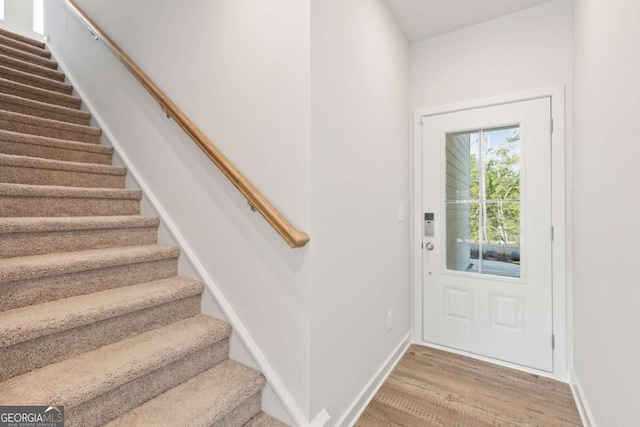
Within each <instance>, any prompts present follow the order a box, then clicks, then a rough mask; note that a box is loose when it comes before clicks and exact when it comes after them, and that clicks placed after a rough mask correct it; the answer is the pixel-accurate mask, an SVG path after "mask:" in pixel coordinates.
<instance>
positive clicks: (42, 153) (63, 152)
mask: <svg viewBox="0 0 640 427" xmlns="http://www.w3.org/2000/svg"><path fill="white" fill-rule="evenodd" d="M0 153H4V154H13V155H17V156H28V157H37V158H40V159H51V160H64V161H67V162H79V163H96V164H100V165H110V164H111V162H112V155H111V154H102V153H92V152H89V151H78V150H67V149H65V148H58V147H50V146H44V145H35V144H27V143H23V142H12V141H0Z"/></svg>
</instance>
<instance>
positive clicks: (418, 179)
mask: <svg viewBox="0 0 640 427" xmlns="http://www.w3.org/2000/svg"><path fill="white" fill-rule="evenodd" d="M545 97H550V98H551V115H552V118H553V132H552V134H551V140H552V146H551V156H552V164H551V183H552V184H551V185H552V191H551V203H552V212H551V214H552V225H553V228H554V236H553V237H554V239H553V243H552V281H553V290H552V301H553V313H552V315H553V334H554V335H555V350H554V354H553V366H554V370H553V373H552V377H553V378H555V379H557V380H560V381H564V382H568V380H569V369H570V368H571V367H572V361H571V357H572V351H571V349H572V347H573V345H572V334H571V330H570V322H568V319H570V316H571V313H572V306H571V288H570V286H569V284H568V283H567V279H566V277H567V268H566V262H567V249H566V245H567V238H566V236H567V227H566V178H565V173H566V164H565V161H566V160H565V159H566V157H565V146H566V135H565V88H564V86H554V87H545V88H539V89H532V90H527V91H522V92H516V93H510V94H505V95H499V96H495V97H490V98H483V99H476V100H470V101H464V102H459V103H455V104H447V105H442V106H438V107H434V108H430V109H424V110H416V111H415V112H414V120H413V121H414V133H413V162H412V168H413V171H412V174H413V180H412V185H413V188H412V195H413V197H412V221H411V236H412V259H411V269H412V274H413V276H412V278H413V289H412V300H413V303H412V316H411V317H412V330H413V341H414V342H415V343H418V344H426V343H424V342H423V339H422V337H423V326H422V325H423V310H422V301H423V295H422V254H423V251H424V249H423V248H422V247H421V245H422V242H423V237H422V231H423V221H422V216H423V212H422V207H421V203H420V202H419V201H420V200H421V198H422V123H421V122H422V118H423V117H427V116H433V115H439V114H447V113H451V112H458V111H464V110H471V109H477V108H483V107H492V106H497V105H503V104H509V103H514V102H522V101H528V100H533V99H539V98H545ZM549 126H550V128H551V126H552V124H551V123H549ZM549 342H551V337H549ZM427 345H428V344H427ZM432 346H433V345H432ZM456 352H457V353H464V352H460V351H456ZM465 354H467V353H465ZM467 355H471V356H472V357H476V358H479V359H482V360H489V361H493V362H495V363H498V364H501V365H504V366H511V367H516V368H517V369H521V370H524V371H527V372H534V373H537V374H540V375H543V376H549V373H545V372H544V371H538V370H535V369H527V368H522V367H518V366H517V365H512V364H509V363H505V362H501V361H497V360H492V359H490V358H486V357H481V356H477V355H472V354H467Z"/></svg>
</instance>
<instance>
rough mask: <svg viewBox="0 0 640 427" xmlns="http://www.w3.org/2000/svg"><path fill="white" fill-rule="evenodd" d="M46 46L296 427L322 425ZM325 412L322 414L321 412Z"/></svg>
mask: <svg viewBox="0 0 640 427" xmlns="http://www.w3.org/2000/svg"><path fill="white" fill-rule="evenodd" d="M46 45H47V49H49V51H50V52H51V54H52V55H53V56H54V57H55V59H56V61H57V62H58V65H59V67H60V68H61V69H62V70H63V71H64V73H65V75H66V77H67V79H68V80H69V82H70V83H71V85H72V86H73V88H74V90H75V91H76V92H77V93H78V95H79V96H80V98H82V102H83V103H84V104H85V105H86V107H87V108H88V109H89V110H90V111H91V114H92V117H93V118H94V119H95V120H96V122H97V123H98V125H99V126H100V128H101V129H102V132H103V135H104V136H105V137H106V138H107V139H108V140H109V142H110V143H111V145H112V146H113V148H114V150H115V151H116V153H117V154H118V156H119V157H120V159H121V160H122V162H123V163H124V164H125V166H126V167H127V170H128V172H129V173H130V174H131V177H132V178H133V179H134V180H135V181H136V183H137V184H138V185H139V187H140V189H141V190H142V192H143V194H144V197H145V198H146V199H147V200H148V201H149V203H150V204H151V206H152V207H153V209H155V211H156V212H157V213H158V216H159V217H160V220H161V221H162V223H163V225H164V226H165V227H166V229H167V230H168V231H169V233H170V234H171V236H172V237H173V238H174V239H175V241H176V242H177V244H178V246H179V247H180V249H181V250H182V254H183V255H184V256H185V257H186V259H187V260H188V261H189V263H190V264H191V265H192V266H193V268H194V270H195V271H196V272H197V274H198V275H199V276H200V279H201V281H202V282H203V283H204V285H205V286H206V287H207V289H208V290H209V292H211V295H212V296H213V298H214V299H215V300H216V302H217V304H218V306H219V307H220V309H221V310H222V312H223V313H224V315H225V316H226V320H227V321H228V322H229V324H230V325H231V326H232V328H233V331H234V332H235V333H236V334H237V335H238V337H239V338H240V340H241V341H242V343H243V344H244V346H245V347H246V349H247V351H248V352H249V354H250V355H251V357H253V359H254V361H255V362H256V364H257V365H258V367H259V369H260V371H261V372H262V374H263V375H264V376H265V378H266V380H267V382H268V383H269V385H271V387H272V388H273V390H274V392H275V394H276V395H277V396H278V398H279V399H280V401H281V402H282V405H283V406H284V408H285V409H286V410H287V412H288V413H289V415H290V416H291V418H292V419H293V421H294V422H295V423H296V425H297V426H300V427H322V426H324V424H325V423H326V421H327V420H328V418H329V417H328V414H327V412H326V411H325V410H324V409H323V410H322V411H320V413H319V414H318V415H317V416H316V417H315V418H314V419H313V420H308V419H307V417H306V416H305V415H304V414H303V412H302V410H300V408H299V407H298V405H297V404H296V403H295V401H294V400H293V398H292V396H291V395H290V394H289V392H288V390H287V389H286V387H285V386H284V384H283V383H282V381H281V380H280V378H279V377H278V374H277V373H276V372H275V370H274V369H273V367H272V366H271V364H270V363H269V361H268V360H267V358H266V357H265V356H264V354H263V353H262V351H261V350H260V348H259V347H258V345H257V344H256V342H255V341H254V340H253V339H252V338H251V335H250V334H249V331H248V330H247V329H246V327H245V326H244V324H243V323H242V321H241V320H240V318H239V317H238V315H237V314H236V312H235V310H234V309H233V307H232V306H231V304H230V303H229V301H228V300H227V299H226V298H225V296H224V294H223V292H222V290H221V289H220V288H219V287H218V286H217V285H216V283H215V282H214V281H213V279H212V278H211V276H210V275H209V274H208V273H207V271H206V269H205V268H204V266H203V264H202V262H201V261H200V259H199V258H198V256H197V255H196V254H195V252H194V251H193V249H192V248H191V246H190V245H189V243H188V242H187V240H186V239H185V237H184V236H183V235H182V233H181V232H180V230H179V229H178V227H177V226H176V224H175V222H173V220H172V219H171V216H170V215H169V214H168V213H167V211H166V210H165V209H164V208H163V207H162V204H161V203H160V202H159V200H158V199H157V198H156V196H155V195H154V193H153V191H151V188H150V187H149V186H148V185H147V183H146V181H145V180H144V179H143V178H142V176H141V174H140V173H139V172H138V170H137V168H136V167H135V165H134V163H133V162H132V161H131V159H129V157H128V156H127V154H126V153H125V152H124V150H123V149H122V146H120V144H119V143H118V141H117V139H116V138H115V137H114V135H113V133H112V132H111V131H110V129H109V126H107V124H106V123H105V122H104V121H103V120H102V118H101V117H100V115H99V114H98V113H97V111H96V109H95V108H94V107H93V105H92V103H91V101H90V98H89V97H88V96H87V95H86V94H85V93H84V92H83V91H82V89H80V86H79V85H78V84H77V81H76V80H75V79H74V77H73V74H72V73H70V72H68V69H67V67H66V66H65V62H64V60H63V59H62V57H61V56H59V55H58V54H57V52H56V50H55V48H53V47H52V46H51V45H50V44H49V43H46ZM325 414H326V415H325Z"/></svg>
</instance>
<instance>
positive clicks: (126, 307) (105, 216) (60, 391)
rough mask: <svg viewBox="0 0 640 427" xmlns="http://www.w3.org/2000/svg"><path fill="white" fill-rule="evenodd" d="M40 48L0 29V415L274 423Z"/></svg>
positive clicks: (134, 422) (197, 291) (255, 383)
mask: <svg viewBox="0 0 640 427" xmlns="http://www.w3.org/2000/svg"><path fill="white" fill-rule="evenodd" d="M101 139H102V131H101V130H100V129H98V128H96V127H93V126H91V114H90V112H87V111H84V110H82V109H81V100H80V99H79V98H78V97H77V96H75V95H74V93H73V88H72V87H71V85H70V84H68V83H67V82H66V81H65V76H64V74H63V73H62V72H61V71H60V70H58V65H57V63H56V62H55V59H54V58H51V54H50V53H49V52H48V51H47V50H46V48H45V45H44V44H43V43H41V42H39V41H37V40H31V39H28V38H25V37H23V36H20V35H17V34H13V33H11V32H9V31H6V30H4V29H0V405H52V406H56V405H62V406H64V407H65V416H66V423H65V425H66V426H70V427H74V426H77V427H92V426H102V425H109V426H112V427H113V426H128V427H129V426H133V427H135V426H167V427H168V426H171V427H175V426H185V427H197V426H203V427H204V426H223V427H234V426H245V425H246V426H252V427H261V426H262V427H279V426H283V425H284V424H283V423H281V422H280V421H278V420H276V419H275V418H272V417H270V416H268V415H267V414H265V413H263V412H261V393H262V388H263V386H264V384H265V379H264V377H263V375H262V374H261V373H259V372H257V371H255V370H254V369H251V368H249V367H246V366H243V365H241V364H239V363H237V362H234V361H233V360H230V359H229V336H230V334H231V332H232V331H231V327H230V326H229V325H228V324H227V323H225V322H223V321H220V320H218V319H214V318H212V317H209V316H207V315H204V314H201V313H200V304H201V302H200V299H201V294H202V292H203V289H204V288H203V286H202V284H201V283H199V282H198V281H196V280H193V279H190V278H187V277H182V276H179V275H178V263H177V260H178V257H179V256H180V250H179V248H175V247H171V246H166V245H161V244H159V243H158V226H159V224H160V222H159V219H158V218H156V217H151V216H142V215H140V200H141V198H142V193H141V192H140V191H137V190H131V189H126V188H125V177H126V173H127V171H126V169H125V168H122V167H116V166H112V164H111V160H112V155H113V149H112V148H110V147H107V146H104V145H101Z"/></svg>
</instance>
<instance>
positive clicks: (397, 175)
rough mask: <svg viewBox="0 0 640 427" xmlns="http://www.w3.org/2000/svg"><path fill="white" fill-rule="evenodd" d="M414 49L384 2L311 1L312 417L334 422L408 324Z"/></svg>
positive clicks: (344, 415) (349, 409)
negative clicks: (410, 73)
mask: <svg viewBox="0 0 640 427" xmlns="http://www.w3.org/2000/svg"><path fill="white" fill-rule="evenodd" d="M408 54H409V45H408V42H407V40H406V38H405V36H404V34H403V32H402V30H401V29H400V27H399V26H398V24H397V23H396V21H395V20H394V18H393V16H392V15H391V13H390V12H389V11H388V9H387V7H386V5H385V3H384V2H383V1H382V0H349V1H344V0H312V1H311V120H312V127H311V129H312V131H311V135H312V136H311V171H312V174H311V176H312V178H311V206H312V210H311V225H312V227H311V228H312V230H313V237H312V241H311V251H312V268H311V271H312V272H311V287H312V289H311V386H312V399H311V413H315V412H317V411H318V410H320V409H321V408H323V407H324V408H326V409H327V411H328V412H329V414H330V415H331V419H330V420H329V422H328V424H327V425H330V426H334V425H337V423H338V422H341V421H343V420H345V419H347V420H348V419H350V416H352V415H351V414H353V413H355V414H356V415H357V413H358V411H357V410H358V409H359V408H356V406H358V405H360V406H361V405H362V401H361V400H360V397H362V396H366V394H367V390H368V389H369V385H370V384H371V381H372V379H373V378H374V377H375V376H376V373H377V372H386V371H385V370H384V369H383V365H385V363H387V362H388V360H389V358H390V357H391V355H392V354H393V353H394V352H395V351H396V350H397V348H399V345H400V343H401V342H402V341H403V340H405V339H406V336H407V333H408V331H409V327H410V325H409V308H410V301H409V295H410V287H409V221H408V218H406V215H407V213H408V212H409V210H408V203H409V125H410V116H409V111H408V105H409V100H408ZM400 206H402V207H403V209H404V214H403V218H402V219H403V220H402V221H399V207H400ZM390 312H391V316H392V317H393V319H392V322H393V325H392V329H391V330H387V326H388V324H387V322H388V314H389V313H390ZM363 400H366V399H363ZM365 403H366V402H365ZM354 409H355V410H354ZM345 422H348V421H345Z"/></svg>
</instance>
